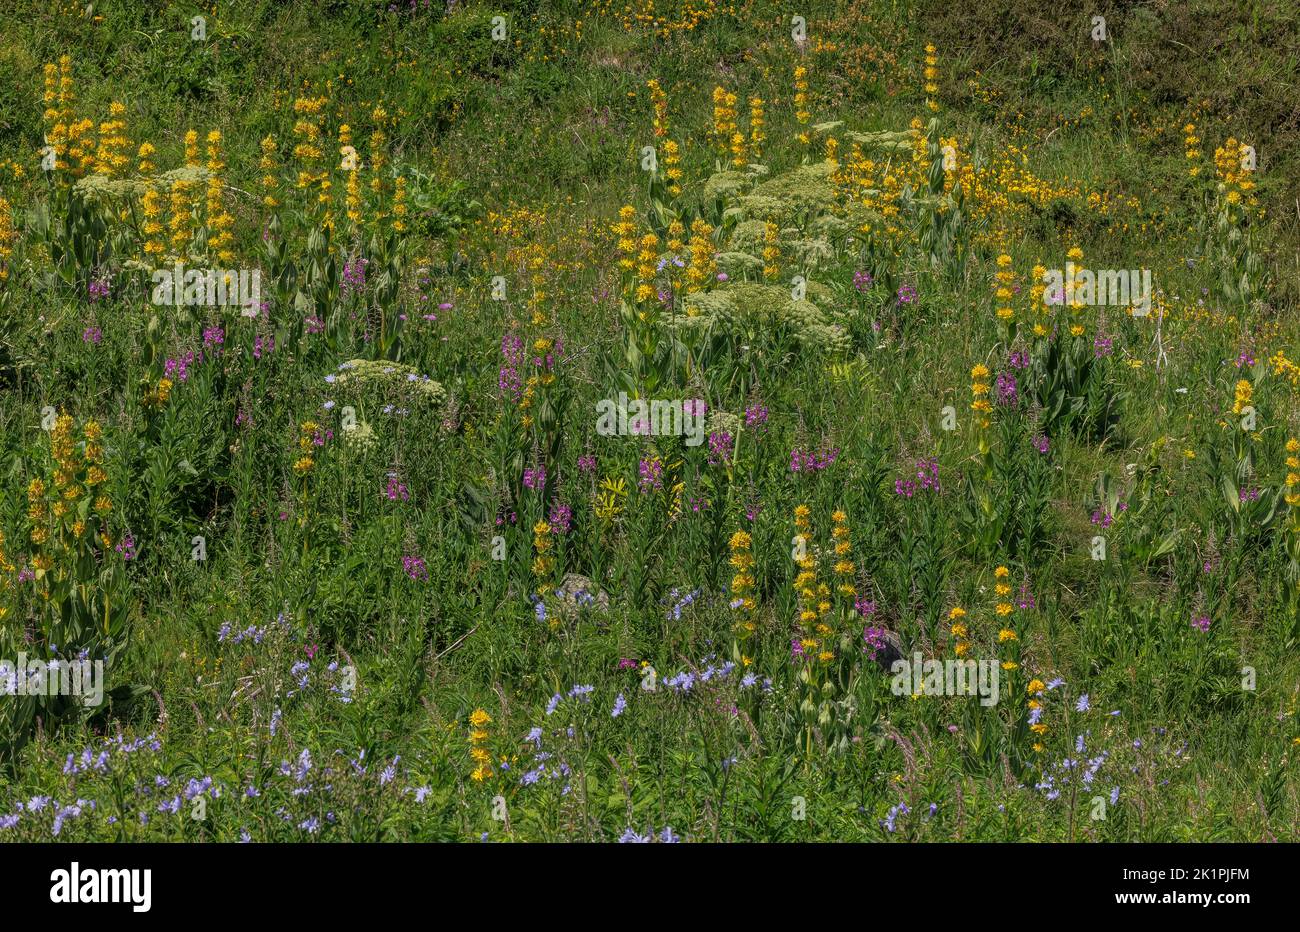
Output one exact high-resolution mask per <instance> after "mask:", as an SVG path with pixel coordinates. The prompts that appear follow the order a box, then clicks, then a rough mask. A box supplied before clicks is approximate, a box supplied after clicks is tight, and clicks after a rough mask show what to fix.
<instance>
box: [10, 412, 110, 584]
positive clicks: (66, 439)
mask: <svg viewBox="0 0 1300 932" xmlns="http://www.w3.org/2000/svg"><path fill="white" fill-rule="evenodd" d="M81 437H82V440H81V443H80V444H78V442H77V440H76V435H75V425H74V422H73V419H72V417H71V416H70V415H67V414H63V415H60V416H59V417H58V418H57V420H56V421H55V423H54V429H53V430H51V431H50V456H51V458H52V459H53V461H54V469H53V471H52V474H51V476H50V481H49V482H48V483H47V482H46V481H45V480H44V479H42V478H40V477H37V478H34V479H32V481H31V482H30V483H28V485H27V521H28V538H29V539H30V540H31V542H32V546H33V547H34V548H35V551H34V554H33V557H32V565H33V566H34V567H36V569H37V570H38V571H41V572H42V573H44V572H48V571H49V570H50V568H51V567H52V566H53V565H54V559H53V554H54V553H56V552H59V551H68V552H73V553H80V552H81V550H82V547H83V545H85V544H89V543H93V540H92V538H91V537H88V536H87V531H89V530H91V528H90V525H89V524H88V522H89V520H90V516H91V513H92V511H93V513H94V514H95V515H98V516H99V517H100V518H101V519H102V518H104V517H106V516H107V515H108V514H109V512H111V511H112V510H113V503H112V501H111V500H110V499H109V497H108V496H107V495H102V494H98V493H97V492H96V489H95V487H96V486H99V485H103V484H104V483H105V482H107V481H108V474H107V473H106V472H105V471H104V466H103V463H104V444H103V429H102V428H101V427H100V426H99V424H98V423H97V422H96V421H93V420H90V421H86V423H85V425H84V426H83V427H82V430H81ZM78 446H80V450H78ZM92 537H93V535H92ZM104 543H105V546H107V540H106V539H105V541H104Z"/></svg>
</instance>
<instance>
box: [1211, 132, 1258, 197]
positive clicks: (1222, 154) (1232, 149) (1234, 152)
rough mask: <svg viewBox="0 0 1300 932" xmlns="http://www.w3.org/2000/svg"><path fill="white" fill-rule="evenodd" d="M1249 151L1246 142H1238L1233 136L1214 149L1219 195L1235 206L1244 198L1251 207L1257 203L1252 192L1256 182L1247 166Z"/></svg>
mask: <svg viewBox="0 0 1300 932" xmlns="http://www.w3.org/2000/svg"><path fill="white" fill-rule="evenodd" d="M1247 151H1248V149H1247V146H1246V144H1245V143H1242V142H1238V141H1237V140H1236V139H1234V138H1233V137H1231V136H1230V137H1228V139H1227V140H1225V141H1224V143H1223V145H1222V146H1219V147H1218V148H1216V149H1215V150H1214V169H1215V173H1216V174H1217V175H1218V178H1219V196H1220V197H1221V198H1223V200H1224V201H1225V202H1226V203H1228V204H1230V205H1232V206H1234V207H1235V206H1237V205H1239V204H1241V203H1242V202H1243V200H1244V202H1245V203H1246V204H1247V205H1248V206H1250V207H1254V206H1255V204H1256V199H1255V196H1254V195H1253V194H1252V193H1251V192H1252V191H1254V190H1255V182H1254V181H1253V180H1252V179H1251V177H1250V176H1251V172H1250V170H1249V169H1247V168H1246V167H1245V162H1246V156H1247Z"/></svg>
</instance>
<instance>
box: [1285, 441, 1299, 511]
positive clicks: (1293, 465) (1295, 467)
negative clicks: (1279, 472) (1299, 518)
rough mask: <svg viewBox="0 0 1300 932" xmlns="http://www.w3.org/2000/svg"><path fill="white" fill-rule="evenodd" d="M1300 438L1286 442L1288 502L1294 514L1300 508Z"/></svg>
mask: <svg viewBox="0 0 1300 932" xmlns="http://www.w3.org/2000/svg"><path fill="white" fill-rule="evenodd" d="M1298 454H1300V440H1296V438H1294V437H1292V438H1290V439H1289V440H1287V442H1286V503H1287V505H1288V506H1290V508H1291V511H1292V514H1293V515H1297V511H1296V509H1300V455H1298Z"/></svg>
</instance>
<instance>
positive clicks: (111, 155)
mask: <svg viewBox="0 0 1300 932" xmlns="http://www.w3.org/2000/svg"><path fill="white" fill-rule="evenodd" d="M125 115H126V106H125V105H124V104H122V103H119V102H118V101H116V100H115V101H113V102H112V103H111V104H109V105H108V116H109V118H108V119H107V120H105V121H104V122H102V123H100V124H99V145H98V146H97V147H96V149H95V162H94V165H95V171H96V172H97V173H98V174H100V175H104V176H105V177H108V178H111V177H112V176H113V175H115V174H121V173H122V170H123V169H124V168H125V167H126V166H127V165H128V164H129V163H130V161H131V159H130V156H128V155H127V152H129V151H130V149H131V140H129V139H128V138H127V137H126V121H125V120H124V119H122V117H123V116H125Z"/></svg>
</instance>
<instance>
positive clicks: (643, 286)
mask: <svg viewBox="0 0 1300 932" xmlns="http://www.w3.org/2000/svg"><path fill="white" fill-rule="evenodd" d="M639 247H640V248H639V249H638V251H637V254H636V259H637V267H636V274H637V279H638V280H637V286H636V299H637V300H638V301H649V300H651V299H652V298H654V297H655V295H656V294H657V293H658V292H657V291H656V289H655V275H656V274H657V269H656V267H655V266H656V262H657V261H658V259H659V237H658V236H656V235H655V234H654V233H646V234H645V235H644V236H642V237H641V241H640V243H639Z"/></svg>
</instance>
